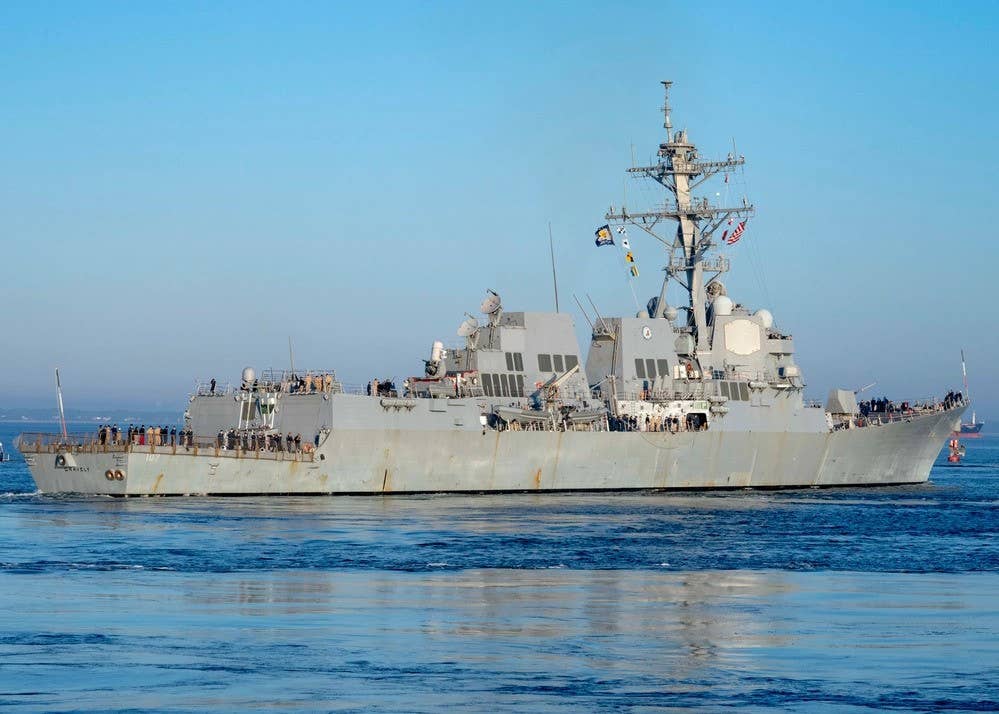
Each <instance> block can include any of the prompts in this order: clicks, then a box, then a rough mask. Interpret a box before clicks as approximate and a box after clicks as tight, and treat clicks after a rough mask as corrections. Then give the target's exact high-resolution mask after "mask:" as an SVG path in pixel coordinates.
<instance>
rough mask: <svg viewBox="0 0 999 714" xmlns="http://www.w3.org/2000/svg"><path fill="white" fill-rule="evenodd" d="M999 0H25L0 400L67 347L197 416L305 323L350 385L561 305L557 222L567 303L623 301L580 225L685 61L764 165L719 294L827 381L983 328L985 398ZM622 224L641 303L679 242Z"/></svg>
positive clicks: (940, 363)
mask: <svg viewBox="0 0 999 714" xmlns="http://www.w3.org/2000/svg"><path fill="white" fill-rule="evenodd" d="M997 18H999V5H996V4H995V3H971V2H959V3H931V2H925V3H923V2H918V3H912V2H899V3H886V2H878V3H835V4H822V3H800V2H795V3H764V2H755V3H741V2H733V3H711V2H707V3H704V2H697V3H694V2H684V3H679V2H666V1H663V0H659V1H656V2H631V3H605V4H600V3H583V2H566V3H554V2H543V3H533V2H532V3H528V2H524V3H518V2H513V3H511V2H504V3H492V4H487V3H474V2H464V3H443V2H442V3H416V2H414V3H384V2H379V3H342V4H336V3H326V2H317V3H270V4H262V3H261V4H253V3H248V2H233V3H181V2H170V3H127V2H115V3H98V2H94V3H68V2H66V3H35V2H23V3H15V2H5V3H3V4H2V5H0V137H2V145H3V161H2V170H0V256H2V263H0V267H2V272H0V296H2V313H0V321H2V333H0V340H2V344H3V349H2V350H0V367H2V369H0V407H2V406H8V407H13V406H40V405H46V404H51V403H52V400H53V386H52V367H54V366H56V365H58V366H60V367H61V368H62V373H63V377H64V382H65V385H64V386H65V392H66V398H67V400H68V401H71V403H72V404H74V405H76V406H83V405H90V406H94V407H101V406H135V407H150V408H152V407H171V406H174V405H175V406H176V408H177V409H178V410H180V409H181V408H182V407H183V405H184V402H185V396H186V394H187V393H188V392H189V390H190V388H191V386H192V385H193V382H194V379H195V378H198V377H201V378H208V377H211V376H215V377H217V378H218V379H220V381H223V382H224V381H225V380H226V379H229V378H231V379H233V380H235V379H237V378H238V375H239V370H240V369H241V368H242V367H243V366H244V365H254V366H256V367H257V368H258V369H259V368H263V367H267V366H275V367H282V366H285V365H286V364H287V360H288V351H287V347H288V337H289V336H291V337H292V339H293V341H294V346H295V352H296V355H295V357H296V363H297V364H298V365H299V366H311V367H323V368H328V367H332V368H335V369H336V370H337V371H338V373H339V374H340V376H341V378H342V379H343V381H344V382H347V383H362V382H364V381H366V380H368V379H370V378H371V377H373V376H379V377H384V376H389V375H393V376H398V377H403V376H405V375H407V374H412V373H418V372H419V371H420V370H421V369H422V362H421V361H420V360H421V359H423V358H424V357H426V356H427V354H428V353H429V350H430V345H431V342H432V341H433V340H434V339H437V338H441V339H444V340H445V341H452V340H454V339H455V338H454V330H455V328H456V327H457V325H458V324H459V323H460V322H461V320H462V319H463V312H464V311H465V310H468V311H473V312H474V311H475V310H476V309H477V307H478V304H479V302H480V300H481V298H482V297H483V295H484V290H485V289H486V288H494V289H496V290H498V291H499V292H500V293H501V294H502V295H503V298H504V302H505V305H506V306H507V308H508V309H511V310H517V309H548V308H549V307H550V306H551V303H552V300H551V285H550V268H549V262H548V245H547V224H548V222H549V221H551V223H552V228H553V232H554V235H555V239H556V244H557V247H556V252H557V261H558V266H559V278H560V287H561V289H562V303H563V306H566V305H572V301H571V297H570V296H571V294H572V293H573V292H575V293H577V294H578V295H580V297H581V298H582V297H583V296H584V295H585V294H586V293H589V294H590V295H591V296H592V298H593V300H594V301H595V302H596V303H597V304H598V306H599V307H600V309H601V311H602V312H603V313H604V314H630V313H634V310H635V305H634V300H633V298H632V296H631V291H630V289H629V287H628V284H627V280H626V278H625V276H624V272H623V269H622V267H621V264H620V262H619V259H618V256H617V254H615V253H614V252H613V251H610V250H609V249H606V248H605V249H599V250H598V249H597V248H595V247H594V245H593V240H592V236H593V230H594V228H596V227H597V226H598V225H600V224H602V223H603V220H602V216H603V213H604V212H605V211H606V210H607V207H608V206H609V205H611V204H613V205H615V206H618V205H620V204H621V201H622V195H623V192H624V190H625V179H624V169H625V168H626V167H627V166H628V165H629V164H630V162H631V155H632V150H634V154H635V156H636V159H637V160H638V161H640V162H641V161H645V160H647V159H648V158H649V157H650V156H651V155H652V154H653V153H654V151H655V147H656V144H657V142H658V141H659V140H660V139H661V136H662V127H661V124H662V120H661V115H660V113H659V106H660V104H661V100H662V97H661V87H660V85H659V81H660V80H661V79H666V78H669V79H672V80H673V81H674V82H675V86H674V92H673V104H674V122H675V124H676V125H677V126H686V127H689V129H690V132H691V136H692V138H693V139H694V140H695V141H697V142H698V143H699V145H700V147H701V150H702V154H703V155H704V156H706V157H712V156H717V157H723V156H724V155H725V154H726V153H727V152H728V151H729V150H730V148H731V146H732V141H733V139H734V140H735V141H736V145H737V147H738V151H739V153H741V154H744V155H745V156H746V160H747V167H746V170H745V174H744V177H742V176H740V177H737V180H736V181H734V182H733V184H732V187H731V190H732V191H738V192H741V191H743V190H745V191H747V192H748V195H749V198H750V200H751V201H753V202H754V203H755V204H756V205H757V207H758V213H757V216H756V218H755V219H753V220H752V221H751V222H750V226H749V230H748V231H747V233H746V238H745V239H744V240H743V241H742V242H741V243H740V244H739V245H737V246H736V247H735V248H734V249H732V250H730V251H728V254H729V257H730V258H732V262H733V272H732V273H730V274H729V276H728V278H727V280H726V283H727V285H728V287H729V293H730V294H731V295H732V296H733V297H734V298H735V299H736V300H737V301H739V302H743V303H745V304H747V305H750V306H753V307H767V308H769V309H770V310H771V311H772V312H773V313H774V314H775V316H776V319H777V323H778V325H779V326H780V327H781V328H782V329H783V330H785V331H787V332H791V333H793V334H794V335H795V339H796V345H797V348H798V360H799V362H800V363H801V365H802V367H803V370H804V373H805V377H806V381H807V382H808V383H809V389H808V392H809V395H810V396H814V397H820V398H821V397H824V395H825V393H826V391H827V390H828V389H829V388H830V387H832V386H844V387H858V386H861V385H864V384H867V383H869V382H874V381H876V382H878V387H877V388H876V390H875V391H876V392H878V393H879V394H881V393H884V394H887V395H889V396H892V397H896V398H912V397H915V398H919V397H923V396H928V395H931V394H940V393H942V392H944V391H946V389H947V388H950V387H956V386H959V384H960V363H959V350H960V348H961V347H964V348H965V350H966V352H967V355H968V359H969V367H970V369H971V370H972V380H973V385H972V386H973V389H975V390H976V391H977V397H978V399H979V405H978V406H979V412H980V413H984V414H985V416H988V415H989V414H990V413H991V414H994V415H996V416H997V417H999V410H997V407H999V386H997V380H996V378H995V366H996V364H997V363H999V336H997V327H999V320H997V319H996V317H995V313H994V312H993V302H994V298H993V294H994V290H995V289H996V282H997V278H996V275H995V272H996V269H997V266H999V260H997V258H999V248H997V243H996V227H995V224H996V217H995V215H994V213H993V210H992V209H993V206H994V199H993V194H994V192H995V190H996V186H995V181H994V179H995V176H996V173H997V169H996V167H997V165H999V139H997V130H996V124H997V122H996V115H997V107H999V83H997V82H996V79H995V78H996V76H997V69H999V60H997V59H996V42H997V38H999V32H997ZM632 147H634V149H632ZM712 190H713V191H714V190H717V191H723V190H724V187H723V186H721V185H720V184H719V186H718V187H716V188H714V189H712ZM627 191H628V205H629V207H630V208H633V209H637V208H639V207H642V206H643V205H648V204H650V203H651V202H652V201H654V200H655V199H656V198H657V196H656V195H655V194H654V193H653V192H651V191H649V190H647V189H645V188H643V187H642V186H641V185H640V184H638V183H631V184H629V185H628V186H627ZM633 239H634V243H635V248H636V253H637V255H638V260H639V264H640V266H641V269H642V274H641V278H640V279H639V280H638V281H637V285H636V289H637V291H638V294H639V297H640V298H641V299H642V301H643V302H644V300H645V299H647V298H648V296H650V295H652V294H653V293H655V292H657V290H658V270H657V268H658V267H660V265H661V263H660V261H661V255H660V254H659V252H658V250H657V249H656V247H655V246H654V245H653V244H652V243H650V242H648V241H641V240H640V239H639V238H638V237H633ZM573 308H574V305H573ZM574 311H575V310H574ZM576 320H577V326H578V327H579V328H580V330H579V332H580V336H581V337H585V335H586V329H585V328H586V324H585V321H584V320H583V319H582V317H581V316H579V315H577V316H576ZM583 349H584V353H585V344H584V348H583Z"/></svg>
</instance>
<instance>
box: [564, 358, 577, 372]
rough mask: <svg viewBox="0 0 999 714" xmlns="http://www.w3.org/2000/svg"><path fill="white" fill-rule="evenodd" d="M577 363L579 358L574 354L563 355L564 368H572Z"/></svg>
mask: <svg viewBox="0 0 999 714" xmlns="http://www.w3.org/2000/svg"><path fill="white" fill-rule="evenodd" d="M577 364H579V358H577V357H576V355H566V356H565V368H566V369H567V370H569V369H572V368H573V367H575V366H576V365H577Z"/></svg>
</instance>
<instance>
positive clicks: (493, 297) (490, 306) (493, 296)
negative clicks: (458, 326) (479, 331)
mask: <svg viewBox="0 0 999 714" xmlns="http://www.w3.org/2000/svg"><path fill="white" fill-rule="evenodd" d="M488 292H489V294H488V295H486V299H485V300H483V301H482V305H481V306H480V307H479V310H481V311H482V313H483V314H485V315H492V314H494V313H495V312H496V311H497V310H499V309H500V307H501V306H502V304H503V303H502V301H501V300H500V296H499V293H495V292H493V291H492V290H489V291H488Z"/></svg>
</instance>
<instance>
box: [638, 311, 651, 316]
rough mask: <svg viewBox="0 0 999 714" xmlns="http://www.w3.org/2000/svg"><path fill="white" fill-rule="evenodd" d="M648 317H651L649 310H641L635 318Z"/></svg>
mask: <svg viewBox="0 0 999 714" xmlns="http://www.w3.org/2000/svg"><path fill="white" fill-rule="evenodd" d="M648 316H649V311H648V310H639V311H638V312H636V313H635V317H648Z"/></svg>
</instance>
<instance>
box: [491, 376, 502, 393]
mask: <svg viewBox="0 0 999 714" xmlns="http://www.w3.org/2000/svg"><path fill="white" fill-rule="evenodd" d="M502 394H503V390H502V389H501V388H500V378H499V375H498V374H494V375H493V396H494V397H499V396H501V395H502Z"/></svg>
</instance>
